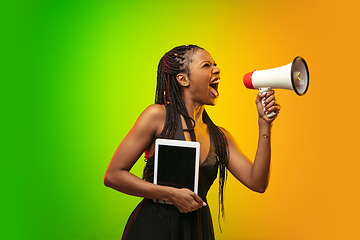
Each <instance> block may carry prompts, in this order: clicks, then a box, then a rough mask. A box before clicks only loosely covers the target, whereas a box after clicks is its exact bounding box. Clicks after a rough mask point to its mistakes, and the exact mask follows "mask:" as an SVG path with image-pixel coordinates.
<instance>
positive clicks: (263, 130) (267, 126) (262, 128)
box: [259, 118, 272, 138]
mask: <svg viewBox="0 0 360 240" xmlns="http://www.w3.org/2000/svg"><path fill="white" fill-rule="evenodd" d="M271 128H272V123H268V122H266V121H265V120H264V119H263V118H259V133H260V135H262V136H263V137H264V138H268V137H270V134H271Z"/></svg>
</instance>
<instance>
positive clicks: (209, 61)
mask: <svg viewBox="0 0 360 240" xmlns="http://www.w3.org/2000/svg"><path fill="white" fill-rule="evenodd" d="M206 62H208V63H211V60H205V61H202V62H201V63H200V64H199V65H201V64H203V63H206Z"/></svg>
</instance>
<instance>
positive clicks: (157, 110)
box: [140, 104, 166, 120]
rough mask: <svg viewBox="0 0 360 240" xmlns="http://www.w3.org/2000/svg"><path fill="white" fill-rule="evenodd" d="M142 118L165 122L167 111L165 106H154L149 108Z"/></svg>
mask: <svg viewBox="0 0 360 240" xmlns="http://www.w3.org/2000/svg"><path fill="white" fill-rule="evenodd" d="M140 116H143V117H145V118H149V120H164V119H165V117H166V109H165V106H164V105H159V104H152V105H150V106H148V107H147V108H146V109H145V110H144V111H143V112H142V114H141V115H140Z"/></svg>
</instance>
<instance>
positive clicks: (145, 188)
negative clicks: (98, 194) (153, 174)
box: [104, 105, 203, 212]
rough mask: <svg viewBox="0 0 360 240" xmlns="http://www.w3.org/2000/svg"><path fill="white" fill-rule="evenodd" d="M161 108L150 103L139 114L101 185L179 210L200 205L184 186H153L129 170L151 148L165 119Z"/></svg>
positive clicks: (197, 198) (189, 209) (199, 201)
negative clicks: (182, 187)
mask: <svg viewBox="0 0 360 240" xmlns="http://www.w3.org/2000/svg"><path fill="white" fill-rule="evenodd" d="M165 115H166V111H165V107H164V106H161V105H151V106H149V107H148V108H147V109H145V110H144V112H143V113H142V114H141V115H140V116H139V118H138V119H137V121H136V123H135V125H134V126H133V128H132V129H131V130H130V132H129V133H128V134H127V136H126V137H125V138H124V140H123V141H122V142H121V144H120V146H119V147H118V149H117V150H116V152H115V154H114V156H113V158H112V160H111V162H110V164H109V167H108V169H107V171H106V174H105V178H104V184H105V186H107V187H111V188H113V189H115V190H117V191H120V192H123V193H126V194H129V195H133V196H138V197H144V198H149V199H163V200H166V201H169V202H172V203H173V204H174V205H175V206H176V207H177V208H178V209H179V211H181V212H189V211H192V210H195V209H197V208H199V207H201V206H202V204H203V201H202V199H201V198H200V197H199V196H197V195H196V194H195V193H193V192H192V191H190V190H188V189H177V188H172V187H166V186H160V185H155V184H153V183H150V182H147V181H144V180H142V179H140V178H138V177H137V176H135V175H133V174H132V173H130V172H129V171H130V169H131V167H132V166H133V165H134V164H135V162H136V161H137V160H138V159H139V158H140V156H141V154H142V153H143V152H144V151H145V150H149V149H153V146H154V145H153V144H154V141H155V139H156V137H157V136H159V135H160V133H161V131H162V129H163V127H164V122H165Z"/></svg>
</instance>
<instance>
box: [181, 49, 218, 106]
mask: <svg viewBox="0 0 360 240" xmlns="http://www.w3.org/2000/svg"><path fill="white" fill-rule="evenodd" d="M188 78H189V86H188V90H189V91H190V93H191V95H190V96H191V98H192V100H193V101H194V102H196V103H199V104H206V105H215V103H216V99H217V98H218V97H219V92H218V85H219V82H220V69H219V68H218V67H217V66H216V63H215V61H214V60H213V58H212V57H211V55H210V53H208V52H207V51H206V50H203V49H198V50H197V51H196V52H195V54H194V55H193V58H192V62H191V63H190V65H189V75H188Z"/></svg>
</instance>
